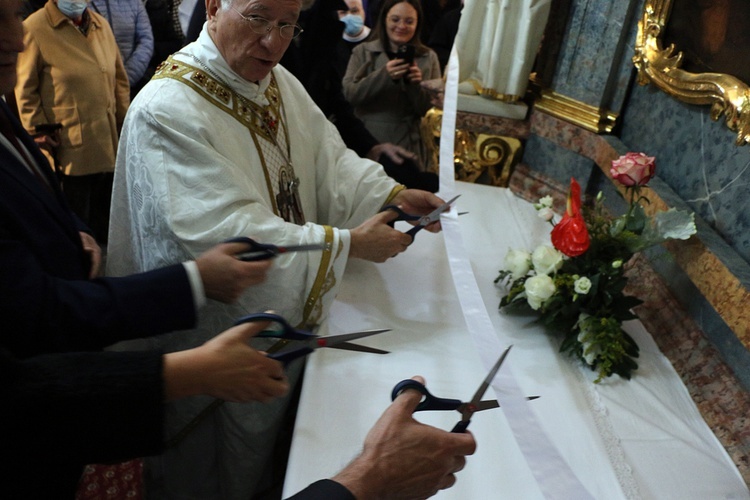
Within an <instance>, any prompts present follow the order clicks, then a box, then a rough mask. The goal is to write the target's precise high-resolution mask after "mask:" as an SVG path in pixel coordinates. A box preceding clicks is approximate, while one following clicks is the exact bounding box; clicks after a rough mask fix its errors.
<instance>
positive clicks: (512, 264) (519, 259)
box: [505, 250, 531, 280]
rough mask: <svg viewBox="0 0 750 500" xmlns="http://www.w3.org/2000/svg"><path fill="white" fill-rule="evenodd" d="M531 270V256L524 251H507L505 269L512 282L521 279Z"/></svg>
mask: <svg viewBox="0 0 750 500" xmlns="http://www.w3.org/2000/svg"><path fill="white" fill-rule="evenodd" d="M530 268H531V255H530V254H529V252H527V251H525V250H508V253H506V254H505V269H506V270H508V271H510V274H511V276H512V277H513V279H514V280H517V279H518V278H523V277H524V276H526V273H528V272H529V269H530Z"/></svg>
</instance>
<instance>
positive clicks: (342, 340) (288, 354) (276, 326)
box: [234, 313, 390, 365]
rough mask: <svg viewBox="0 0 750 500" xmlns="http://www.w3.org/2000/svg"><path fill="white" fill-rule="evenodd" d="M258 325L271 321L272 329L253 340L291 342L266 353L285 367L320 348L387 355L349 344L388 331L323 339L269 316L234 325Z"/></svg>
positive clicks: (247, 318)
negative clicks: (271, 339) (259, 338)
mask: <svg viewBox="0 0 750 500" xmlns="http://www.w3.org/2000/svg"><path fill="white" fill-rule="evenodd" d="M258 321H271V322H272V325H271V327H270V329H268V330H264V331H262V332H261V333H259V334H258V335H256V337H271V338H277V339H283V340H290V341H291V340H293V341H296V342H294V343H291V342H290V345H287V346H284V347H282V348H281V349H280V350H278V351H276V352H274V353H269V354H268V357H269V358H272V359H275V360H277V361H281V362H282V363H284V364H285V365H287V364H289V363H290V362H291V361H294V360H295V359H297V358H301V357H302V356H306V355H308V354H310V353H311V352H313V351H314V350H315V349H319V348H321V347H333V348H335V349H346V350H349V351H360V352H370V353H374V354H388V351H384V350H382V349H376V348H374V347H367V346H364V345H359V344H352V343H351V342H349V341H350V340H355V339H359V338H363V337H369V336H370V335H376V334H378V333H383V332H389V331H390V329H380V330H365V331H361V332H354V333H343V334H341V335H328V336H327V337H320V336H318V335H315V334H314V333H310V332H308V331H305V330H298V329H296V328H294V327H293V326H291V325H290V324H289V323H287V321H286V320H285V319H284V318H282V317H281V316H279V315H278V314H273V313H256V314H248V315H247V316H243V317H241V318H240V319H238V320H237V321H235V323H234V324H235V325H239V324H242V323H254V322H258Z"/></svg>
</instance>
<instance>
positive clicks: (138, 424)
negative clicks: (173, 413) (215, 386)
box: [0, 347, 164, 477]
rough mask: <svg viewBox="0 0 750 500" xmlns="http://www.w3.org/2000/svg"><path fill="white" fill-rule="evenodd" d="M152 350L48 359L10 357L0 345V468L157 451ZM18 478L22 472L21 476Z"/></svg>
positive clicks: (156, 356) (159, 394)
mask: <svg viewBox="0 0 750 500" xmlns="http://www.w3.org/2000/svg"><path fill="white" fill-rule="evenodd" d="M162 369H163V364H162V355H161V353H159V352H154V351H148V352H101V353H66V354H54V355H45V356H37V357H33V358H29V359H27V360H23V361H20V360H17V359H15V358H13V357H12V356H11V355H10V354H9V353H8V352H7V351H6V350H4V349H2V348H1V347H0V398H2V401H3V406H4V409H3V411H2V412H0V421H2V425H0V429H2V431H0V432H2V442H3V450H4V452H5V453H6V454H7V456H11V457H13V460H11V462H12V463H11V464H10V465H9V464H8V463H7V462H6V465H5V467H19V468H26V467H28V469H29V470H37V466H39V465H41V464H42V463H48V462H51V463H52V464H53V466H54V461H53V460H51V459H52V458H54V459H55V460H56V461H58V465H60V466H62V465H63V464H66V463H67V464H70V463H72V464H75V463H78V464H87V463H104V462H113V461H122V460H126V459H131V458H135V457H142V456H146V455H153V454H156V453H159V452H160V451H161V450H162V443H163V419H164V410H163V401H164V389H163V382H162ZM21 473H23V472H21ZM38 474H42V477H43V472H41V471H40V472H38Z"/></svg>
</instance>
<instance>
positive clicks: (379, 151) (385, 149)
mask: <svg viewBox="0 0 750 500" xmlns="http://www.w3.org/2000/svg"><path fill="white" fill-rule="evenodd" d="M382 155H386V156H388V158H390V160H391V161H392V162H393V163H395V164H396V165H401V164H402V163H404V160H412V161H417V155H416V154H414V153H412V152H411V151H409V150H408V149H405V148H402V147H401V146H399V145H397V144H393V143H391V142H383V143H381V144H376V145H374V146H373V147H372V149H370V150H369V151H368V152H367V157H368V158H369V159H371V160H372V161H378V160H379V159H380V157H381V156H382Z"/></svg>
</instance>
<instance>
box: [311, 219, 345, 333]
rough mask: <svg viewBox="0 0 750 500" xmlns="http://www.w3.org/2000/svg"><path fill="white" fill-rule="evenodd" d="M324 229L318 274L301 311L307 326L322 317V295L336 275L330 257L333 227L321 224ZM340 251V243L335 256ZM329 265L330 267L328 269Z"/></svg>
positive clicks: (333, 283) (326, 291) (329, 287)
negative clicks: (323, 246) (324, 235)
mask: <svg viewBox="0 0 750 500" xmlns="http://www.w3.org/2000/svg"><path fill="white" fill-rule="evenodd" d="M323 228H324V229H325V231H326V238H325V245H326V247H325V249H324V250H323V256H322V257H321V258H320V266H319V267H318V274H317V275H316V276H315V282H314V283H313V286H312V288H310V294H309V295H308V296H307V300H306V301H305V308H304V310H303V312H302V324H303V325H304V326H307V327H312V326H315V325H317V324H318V323H319V322H320V319H321V318H322V317H323V303H322V298H323V296H324V295H325V294H326V293H328V292H329V291H330V290H331V289H332V288H333V287H334V285H335V284H336V275H335V273H334V272H333V267H331V257H332V255H333V241H334V238H333V228H332V227H331V226H323ZM340 252H341V245H339V248H338V249H337V251H336V257H338V255H339V253H340ZM329 267H331V269H330V270H329Z"/></svg>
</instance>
